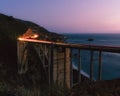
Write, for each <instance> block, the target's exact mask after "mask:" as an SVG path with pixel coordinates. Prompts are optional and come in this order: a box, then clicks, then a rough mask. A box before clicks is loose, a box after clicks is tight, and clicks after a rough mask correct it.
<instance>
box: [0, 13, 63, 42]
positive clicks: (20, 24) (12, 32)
mask: <svg viewBox="0 0 120 96" xmlns="http://www.w3.org/2000/svg"><path fill="white" fill-rule="evenodd" d="M28 28H31V29H32V31H33V32H35V33H38V34H40V36H41V37H40V38H39V39H46V37H47V38H48V37H49V38H48V39H49V40H52V41H56V40H57V39H59V40H62V38H63V36H62V35H60V34H56V33H54V32H49V31H48V30H46V29H45V28H43V27H41V26H39V25H37V24H35V23H33V22H30V21H25V20H20V19H17V18H14V17H13V16H7V15H4V14H0V41H3V39H6V38H7V39H11V40H16V39H17V38H18V37H19V36H20V35H22V34H23V33H25V31H27V29H28Z"/></svg>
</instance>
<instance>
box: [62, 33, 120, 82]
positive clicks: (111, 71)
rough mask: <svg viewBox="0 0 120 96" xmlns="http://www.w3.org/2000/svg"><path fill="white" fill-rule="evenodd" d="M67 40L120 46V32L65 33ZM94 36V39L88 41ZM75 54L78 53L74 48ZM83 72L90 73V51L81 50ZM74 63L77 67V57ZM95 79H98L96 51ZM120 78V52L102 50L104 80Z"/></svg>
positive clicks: (95, 55)
mask: <svg viewBox="0 0 120 96" xmlns="http://www.w3.org/2000/svg"><path fill="white" fill-rule="evenodd" d="M64 36H66V37H67V38H66V42H68V43H73V44H92V45H105V46H106V45H107V46H120V34H64ZM89 38H93V39H94V40H93V41H88V39H89ZM73 54H77V50H74V53H73ZM81 64H82V66H81V67H82V71H81V72H82V73H83V74H86V76H89V74H90V51H88V50H82V51H81ZM73 65H74V67H76V68H77V59H76V57H74V58H73ZM93 65H94V74H93V76H94V79H95V80H97V79H98V52H97V51H95V52H94V64H93ZM116 78H120V53H110V52H102V80H111V79H116Z"/></svg>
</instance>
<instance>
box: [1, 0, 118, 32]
mask: <svg viewBox="0 0 120 96" xmlns="http://www.w3.org/2000/svg"><path fill="white" fill-rule="evenodd" d="M0 13H3V14H6V15H9V16H13V17H15V18H19V19H23V20H27V21H32V22H34V23H37V24H38V25H40V26H43V27H44V28H46V29H47V30H49V31H53V32H57V33H115V32H116V33H120V0H0Z"/></svg>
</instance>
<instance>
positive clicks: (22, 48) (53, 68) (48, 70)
mask: <svg viewBox="0 0 120 96" xmlns="http://www.w3.org/2000/svg"><path fill="white" fill-rule="evenodd" d="M17 46H18V52H17V53H18V65H19V66H18V71H19V74H24V73H25V72H27V71H28V70H29V66H30V62H31V59H32V57H34V55H32V56H30V55H31V54H32V52H33V50H34V54H35V56H36V57H37V58H39V64H40V65H41V67H42V69H43V71H44V74H45V75H44V76H46V79H47V81H48V83H49V84H52V83H57V84H62V85H67V86H68V87H70V88H71V87H73V86H74V85H76V84H78V83H80V82H81V81H82V76H83V75H84V74H83V73H82V66H81V57H82V54H81V52H82V51H83V50H86V51H89V53H90V56H89V58H90V60H89V65H90V67H89V71H90V72H89V76H88V77H87V76H85V77H87V78H89V79H90V80H91V81H92V80H94V67H93V65H94V62H95V60H94V57H95V56H96V55H95V52H97V53H98V55H97V58H98V59H97V62H98V70H97V71H98V72H97V73H98V78H97V79H96V80H101V79H102V54H103V53H104V52H110V53H120V47H113V46H96V45H82V44H69V43H58V42H52V41H43V40H35V39H25V38H19V39H18V45H17ZM31 50H32V52H31ZM74 58H75V60H76V65H77V68H76V70H77V71H76V72H77V73H78V74H77V76H76V77H77V80H75V81H74V78H75V77H74V74H73V69H75V68H74V66H73V61H74V60H73V59H74ZM32 62H33V63H35V62H36V61H34V60H33V61H32Z"/></svg>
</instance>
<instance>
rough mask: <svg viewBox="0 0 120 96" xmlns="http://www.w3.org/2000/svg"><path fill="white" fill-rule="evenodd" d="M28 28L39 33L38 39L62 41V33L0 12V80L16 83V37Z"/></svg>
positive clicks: (17, 76) (17, 77)
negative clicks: (50, 30)
mask: <svg viewBox="0 0 120 96" xmlns="http://www.w3.org/2000/svg"><path fill="white" fill-rule="evenodd" d="M28 28H30V29H32V31H33V32H34V33H37V34H39V35H40V38H38V39H42V40H50V41H55V42H56V41H59V42H63V36H62V35H59V34H56V33H54V32H49V31H48V30H46V29H45V28H43V27H41V26H39V25H37V24H35V23H33V22H30V21H24V20H20V19H17V18H14V17H13V16H7V15H4V14H0V82H3V81H4V82H7V83H8V84H12V85H16V84H17V82H18V81H17V79H19V75H18V69H17V68H18V66H17V38H18V37H19V36H21V35H23V33H25V32H26V31H27V30H28ZM38 73H39V72H38Z"/></svg>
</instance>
